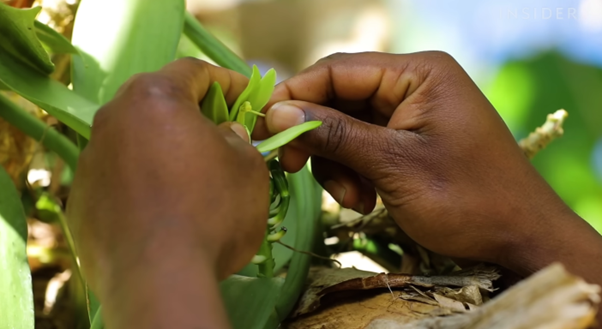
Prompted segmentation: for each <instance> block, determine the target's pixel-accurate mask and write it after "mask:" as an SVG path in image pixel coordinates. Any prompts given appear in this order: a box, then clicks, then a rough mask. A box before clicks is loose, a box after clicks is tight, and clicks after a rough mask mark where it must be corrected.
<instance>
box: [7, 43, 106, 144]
mask: <svg viewBox="0 0 602 329" xmlns="http://www.w3.org/2000/svg"><path fill="white" fill-rule="evenodd" d="M75 57H78V56H75ZM2 84H4V85H5V86H7V87H8V88H10V89H11V90H13V91H14V92H16V93H18V94H20V95H21V96H23V97H25V98H26V99H28V100H29V101H31V102H32V103H34V104H36V105H38V106H39V107H41V108H43V109H44V110H46V111H47V112H48V113H50V114H51V115H52V116H54V117H55V118H57V119H58V120H59V121H61V122H63V123H64V124H66V125H67V126H69V127H70V128H72V129H73V130H75V131H76V132H78V133H79V134H81V135H83V136H84V137H86V138H89V137H90V126H91V125H92V119H93V118H94V113H96V110H97V109H98V107H99V106H98V105H97V104H95V103H92V102H90V101H88V100H87V99H85V98H83V97H81V96H79V95H77V94H76V93H74V92H73V91H71V90H69V89H68V88H67V87H65V86H64V85H62V84H61V83H60V82H58V81H56V80H53V79H51V78H49V77H48V76H45V75H43V74H42V73H40V72H39V71H36V70H34V69H33V68H31V67H29V66H27V65H25V64H23V63H22V62H20V61H17V60H16V59H15V58H13V56H10V55H9V54H8V53H6V52H3V51H0V85H2Z"/></svg>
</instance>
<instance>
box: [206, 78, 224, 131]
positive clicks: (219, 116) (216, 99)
mask: <svg viewBox="0 0 602 329" xmlns="http://www.w3.org/2000/svg"><path fill="white" fill-rule="evenodd" d="M201 112H202V113H203V114H204V115H205V116H206V117H207V118H209V119H210V120H211V121H213V122H214V123H215V124H217V125H219V124H221V123H222V122H226V121H228V105H227V104H226V99H225V98H224V93H223V92H222V87H221V86H220V85H219V83H218V82H214V83H213V85H211V88H209V91H208V92H207V94H206V95H205V98H203V101H202V102H201Z"/></svg>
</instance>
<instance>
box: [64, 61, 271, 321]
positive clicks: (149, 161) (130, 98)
mask: <svg viewBox="0 0 602 329" xmlns="http://www.w3.org/2000/svg"><path fill="white" fill-rule="evenodd" d="M214 81H217V82H219V83H220V85H221V86H222V89H223V91H224V94H225V97H226V101H227V103H228V104H229V105H232V103H234V101H235V100H236V98H237V97H238V95H239V94H240V93H241V92H242V91H243V89H244V88H245V86H246V84H247V82H248V79H247V78H246V77H244V76H242V75H240V74H237V73H235V72H233V71H229V70H226V69H222V68H218V67H215V66H212V65H209V64H207V63H204V62H201V61H199V60H195V59H182V60H178V61H176V62H174V63H171V64H169V65H167V66H165V67H164V68H163V69H161V70H160V71H158V72H155V73H145V74H140V75H137V76H135V77H133V78H132V79H130V80H129V81H128V82H127V83H126V84H124V85H123V86H122V88H121V89H120V90H119V92H118V93H117V95H116V97H115V98H114V99H113V100H112V101H111V102H109V103H108V104H106V105H105V106H103V107H102V108H101V109H100V110H99V111H98V113H97V114H96V116H95V118H94V124H93V127H92V134H91V138H90V142H89V144H88V145H87V147H86V148H85V150H84V151H83V152H82V154H81V157H80V160H79V164H78V168H77V172H76V175H75V179H74V182H73V186H72V191H71V196H70V199H69V202H68V219H69V225H70V227H71V230H72V232H73V235H74V237H75V242H76V246H77V250H78V252H79V256H80V259H81V266H82V270H83V272H84V274H85V276H86V279H87V283H88V284H89V285H90V286H91V288H92V290H94V291H95V292H96V293H97V294H98V295H99V298H100V299H101V301H103V300H106V299H107V298H109V297H108V295H110V294H112V293H113V292H114V290H115V289H118V288H117V287H120V283H119V282H121V281H127V280H126V279H127V278H128V274H129V273H136V275H138V277H137V278H133V279H132V280H131V282H130V284H132V282H137V281H142V280H144V278H146V277H151V276H152V274H151V273H152V272H153V271H159V270H158V269H160V268H162V267H164V268H165V271H163V272H161V274H160V275H158V277H160V280H163V281H169V283H170V284H176V283H173V282H172V280H177V278H179V277H182V276H183V275H186V273H183V272H192V271H193V269H194V268H195V266H196V265H197V264H200V265H201V266H202V267H203V268H204V269H208V270H209V272H210V273H209V276H211V277H213V280H215V281H217V279H222V278H224V277H226V276H227V275H229V274H231V273H233V272H235V271H238V270H239V269H241V268H242V267H243V266H244V265H246V264H247V263H248V262H249V261H250V259H251V258H252V257H253V255H254V254H255V252H256V251H257V249H258V248H259V245H260V244H261V241H262V238H263V235H264V232H265V225H266V220H267V218H268V209H269V174H268V170H267V167H266V165H265V162H264V161H263V158H262V157H261V155H260V154H259V152H257V151H256V150H255V148H254V147H252V146H251V145H250V144H249V141H248V136H247V133H246V131H245V129H244V127H243V126H241V125H240V124H235V123H226V124H222V125H221V126H219V127H217V126H216V125H214V124H213V123H212V122H210V121H209V120H208V119H206V118H205V117H203V116H202V114H201V112H200V111H199V105H198V104H199V102H200V101H201V100H202V99H203V97H204V95H205V93H206V92H207V90H208V89H209V87H210V86H211V84H212V83H213V82H214ZM166 273H171V274H169V275H170V277H166V276H165V275H167V274H166ZM195 280H196V281H197V282H198V281H200V280H201V278H199V277H196V279H195ZM136 284H137V283H136ZM141 286H142V284H141ZM143 289H150V290H153V289H158V288H157V285H155V286H151V287H148V286H146V288H143ZM185 289H187V290H188V291H191V290H193V287H190V286H188V287H185ZM166 290H169V289H166ZM163 297H165V296H163ZM179 297H180V298H182V297H183V296H182V295H180V296H179ZM201 297H202V296H201ZM196 303H199V300H195V301H194V302H193V304H192V305H197V304H196ZM219 304H220V303H219V302H218V303H216V305H219ZM162 312H165V310H163V311H162ZM196 315H198V311H197V313H196ZM197 324H198V322H197Z"/></svg>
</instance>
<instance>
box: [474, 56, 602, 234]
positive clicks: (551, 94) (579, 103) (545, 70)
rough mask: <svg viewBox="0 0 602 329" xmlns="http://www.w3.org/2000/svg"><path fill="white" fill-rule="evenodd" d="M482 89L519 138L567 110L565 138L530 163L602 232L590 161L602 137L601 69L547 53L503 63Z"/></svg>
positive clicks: (599, 189)
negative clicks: (560, 110)
mask: <svg viewBox="0 0 602 329" xmlns="http://www.w3.org/2000/svg"><path fill="white" fill-rule="evenodd" d="M485 93H486V94H487V96H488V97H489V99H490V100H491V102H492V103H493V105H494V106H495V107H496V109H497V110H498V111H499V112H500V114H501V116H502V117H503V118H504V120H505V121H506V123H507V124H508V125H509V126H510V129H511V130H512V132H513V133H514V135H515V137H516V138H517V139H520V138H522V137H525V136H526V135H527V134H528V133H529V132H530V131H532V130H533V129H535V127H538V126H540V125H541V124H542V123H543V122H544V121H545V118H546V115H547V114H548V113H552V112H554V111H555V110H557V109H560V108H564V109H566V110H567V111H568V113H569V117H568V119H567V121H566V122H565V125H564V130H565V134H564V136H563V137H562V138H560V139H558V140H555V141H554V142H552V143H551V144H550V145H549V146H548V147H547V148H546V149H545V150H543V151H542V152H541V153H539V154H538V155H536V156H535V158H534V159H533V164H534V165H535V167H536V168H537V169H538V170H539V172H540V173H541V174H542V175H543V177H544V178H545V179H546V180H547V181H548V182H549V184H550V185H551V186H552V187H553V188H554V190H556V192H557V193H558V194H559V195H560V196H561V197H562V199H563V200H564V201H565V202H566V203H567V204H568V205H569V206H570V207H571V208H572V209H573V210H574V211H575V212H577V213H578V214H579V215H580V216H581V217H583V218H584V219H586V220H587V221H588V222H589V223H590V224H591V225H592V226H593V227H595V228H596V229H597V230H598V231H599V232H602V184H601V183H602V182H601V181H600V179H599V177H598V176H596V168H595V166H594V164H593V161H592V158H593V152H594V146H595V144H596V142H597V141H598V139H599V138H600V137H601V135H602V70H601V69H600V68H598V67H595V66H589V65H583V64H579V63H575V62H572V61H570V60H568V59H567V58H565V57H563V56H562V55H560V54H558V53H556V52H546V53H543V54H541V55H539V56H537V57H534V58H531V59H527V60H521V61H513V62H509V63H507V64H505V65H504V66H502V67H501V69H500V71H499V73H498V75H497V77H496V78H495V79H494V80H493V82H492V83H491V84H490V86H489V88H486V89H485ZM600 169H602V168H598V169H597V170H598V171H599V170H600Z"/></svg>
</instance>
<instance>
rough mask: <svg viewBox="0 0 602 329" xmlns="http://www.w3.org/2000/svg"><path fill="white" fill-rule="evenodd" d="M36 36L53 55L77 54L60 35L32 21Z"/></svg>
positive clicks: (44, 25)
mask: <svg viewBox="0 0 602 329" xmlns="http://www.w3.org/2000/svg"><path fill="white" fill-rule="evenodd" d="M33 25H34V27H35V29H36V35H37V37H38V39H40V41H41V42H42V43H43V44H44V45H45V46H46V47H48V48H49V49H50V51H51V52H53V53H55V54H77V53H78V51H77V49H75V47H74V46H73V45H72V44H71V41H69V40H67V38H65V37H64V36H63V35H62V34H60V33H58V32H57V31H55V30H53V29H52V28H51V27H49V26H48V25H46V24H42V23H40V22H38V21H34V22H33Z"/></svg>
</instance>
